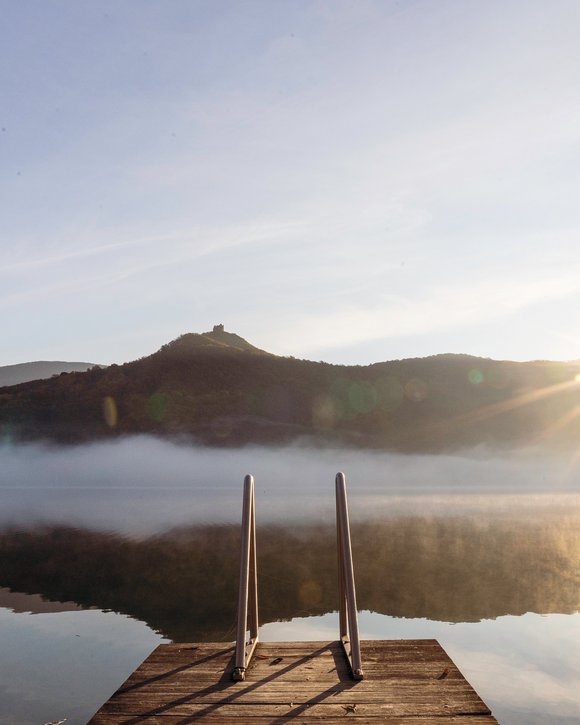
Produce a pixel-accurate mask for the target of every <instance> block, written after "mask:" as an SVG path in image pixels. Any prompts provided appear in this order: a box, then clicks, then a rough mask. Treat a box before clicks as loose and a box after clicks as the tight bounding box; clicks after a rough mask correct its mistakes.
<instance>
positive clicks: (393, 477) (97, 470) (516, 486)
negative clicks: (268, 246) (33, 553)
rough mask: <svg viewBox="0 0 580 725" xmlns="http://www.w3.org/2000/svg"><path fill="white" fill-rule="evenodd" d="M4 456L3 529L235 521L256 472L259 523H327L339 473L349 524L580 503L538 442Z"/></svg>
mask: <svg viewBox="0 0 580 725" xmlns="http://www.w3.org/2000/svg"><path fill="white" fill-rule="evenodd" d="M0 460H1V466H0V499H1V507H0V526H6V525H8V526H17V527H18V526H29V525H35V524H40V523H45V524H46V523H63V524H67V525H72V526H83V527H87V528H95V529H99V530H106V531H117V532H123V533H126V534H134V535H146V534H150V533H154V532H159V531H163V530H166V529H169V528H172V527H175V526H182V525H187V524H193V523H201V522H213V523H216V522H223V523H228V522H234V523H235V522H238V521H239V518H240V511H241V491H242V481H243V477H244V475H245V474H246V473H252V474H253V475H254V477H255V479H256V508H257V516H258V519H259V521H261V522H264V523H266V522H270V521H273V522H284V521H286V522H290V521H292V520H295V519H297V518H298V519H300V520H305V521H318V522H329V523H332V522H333V521H334V518H333V517H334V476H335V474H336V472H337V471H338V470H342V471H344V472H345V473H346V475H347V484H348V490H349V497H350V498H349V505H350V509H351V517H352V518H353V520H356V519H358V518H361V519H367V518H369V517H374V516H380V517H389V516H395V515H413V514H417V513H421V514H426V513H428V514H430V515H450V514H459V513H466V512H469V511H472V512H473V511H476V510H477V511H481V510H482V508H484V509H486V510H490V511H495V512H501V511H504V512H505V511H506V510H510V509H512V508H513V507H514V505H517V508H518V510H521V511H524V510H526V509H530V508H536V507H538V506H543V507H544V506H555V507H560V506H568V505H570V503H572V504H573V505H574V503H577V501H578V498H577V497H578V494H579V493H580V467H578V466H576V465H574V461H573V460H572V459H565V458H559V457H556V456H550V455H547V454H546V453H541V452H538V451H533V450H530V451H527V452H523V453H522V452H519V453H513V454H506V453H505V452H502V453H498V452H494V451H489V450H484V449H477V450H472V451H466V452H464V453H463V454H462V455H406V454H397V453H384V452H369V451H356V450H335V449H313V448H305V447H300V446H289V447H283V448H263V447H247V448H242V449H208V448H201V447H191V446H186V445H179V444H175V443H171V442H167V441H162V440H159V439H156V438H151V437H135V438H125V439H121V440H118V441H115V442H101V443H93V444H90V445H82V446H73V447H54V446H43V445H37V444H30V445H15V446H4V447H3V448H2V449H0ZM306 500H307V505H305V501H306Z"/></svg>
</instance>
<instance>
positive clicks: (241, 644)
mask: <svg viewBox="0 0 580 725" xmlns="http://www.w3.org/2000/svg"><path fill="white" fill-rule="evenodd" d="M248 620H249V621H248ZM248 625H249V627H248ZM248 628H249V631H250V638H249V640H246V632H247V631H248ZM257 643H258V577H257V568H256V514H255V504H254V478H253V476H250V475H247V476H246V477H245V478H244V503H243V507H242V540H241V544H240V588H239V592H238V625H237V632H236V659H235V665H234V671H233V673H232V679H234V680H237V681H241V680H244V679H245V678H246V669H247V667H248V665H249V664H250V659H251V658H252V655H253V654H254V650H255V648H256V644H257Z"/></svg>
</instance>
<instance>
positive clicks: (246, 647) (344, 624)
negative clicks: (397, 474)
mask: <svg viewBox="0 0 580 725" xmlns="http://www.w3.org/2000/svg"><path fill="white" fill-rule="evenodd" d="M335 487H336V540H337V549H338V592H339V636H340V641H341V644H342V647H343V649H344V653H345V655H346V658H347V661H348V663H349V666H350V670H351V673H352V676H353V678H354V679H355V680H362V679H363V670H362V662H361V656H360V639H359V634H358V615H357V608H356V590H355V586H354V568H353V563H352V546H351V540H350V524H349V519H348V504H347V500H346V480H345V476H344V473H337V474H336V480H335ZM248 634H249V637H248ZM258 639H259V635H258V577H257V568H256V514H255V505H254V478H253V476H250V475H247V476H246V477H245V478H244V499H243V506H242V539H241V544H240V588H239V593H238V624H237V631H236V655H235V665H234V671H233V673H232V679H234V680H237V681H241V680H244V679H245V677H246V669H247V668H248V666H249V664H250V660H251V658H252V655H253V654H254V650H255V649H256V645H257V643H258Z"/></svg>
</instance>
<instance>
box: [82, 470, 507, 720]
mask: <svg viewBox="0 0 580 725" xmlns="http://www.w3.org/2000/svg"><path fill="white" fill-rule="evenodd" d="M336 502H337V509H336V510H337V544H338V560H339V603H340V606H339V635H340V639H339V640H337V641H333V642H260V641H259V635H258V600H257V576H256V531H255V515H254V481H253V478H252V477H251V476H246V478H245V481H244V505H243V512H242V540H241V547H240V549H241V554H240V589H239V600H238V631H237V639H236V644H235V645H231V646H230V645H227V644H224V643H191V644H162V645H160V646H159V647H157V649H155V650H154V652H153V653H152V654H151V655H150V656H149V657H148V658H147V659H146V660H145V661H144V662H143V663H142V664H141V665H140V667H138V668H137V670H135V672H134V673H133V674H132V675H131V676H130V677H129V679H128V680H127V681H126V682H125V683H124V684H123V685H122V686H121V687H120V688H119V689H118V690H117V692H116V693H115V694H114V695H113V696H112V697H111V698H110V699H109V700H108V702H106V703H105V704H104V705H103V706H102V707H101V709H100V710H99V711H98V712H97V713H96V714H95V715H94V717H93V718H92V719H91V720H90V724H89V725H113V724H115V725H117V724H118V725H121V723H122V724H124V725H137V724H139V725H140V724H141V723H143V724H146V725H186V723H190V722H195V721H197V720H207V721H208V722H212V723H216V724H218V723H223V724H224V725H225V724H226V723H234V724H235V723H246V724H247V725H250V724H255V725H266V723H280V724H282V723H286V722H288V723H290V722H293V723H315V722H320V721H323V722H324V723H327V722H328V723H338V722H344V718H353V719H354V720H356V722H357V723H358V724H359V725H363V724H364V725H366V724H367V723H368V724H369V725H370V723H379V722H381V723H391V724H392V725H429V724H432V725H452V724H455V725H492V723H495V724H496V725H497V720H496V719H495V718H494V717H492V715H491V712H490V710H489V708H488V707H487V705H486V704H485V703H484V702H483V701H482V700H481V698H480V697H479V696H478V694H477V693H476V692H475V690H474V689H473V688H472V687H471V685H470V684H469V683H468V682H467V680H466V679H465V678H464V677H463V675H462V674H461V672H460V671H459V669H458V668H457V667H456V666H455V664H454V663H453V662H452V660H451V659H450V658H449V656H448V655H447V653H446V652H445V650H444V649H443V648H442V647H441V645H440V644H439V643H438V642H437V641H436V640H433V639H427V640H377V641H374V640H363V641H360V639H359V634H358V621H357V609H356V594H355V587H354V571H353V565H352V551H351V542H350V527H349V520H348V508H347V502H346V486H345V480H344V475H343V474H341V473H339V474H338V475H337V477H336Z"/></svg>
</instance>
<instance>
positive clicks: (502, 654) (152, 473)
mask: <svg viewBox="0 0 580 725" xmlns="http://www.w3.org/2000/svg"><path fill="white" fill-rule="evenodd" d="M0 458H1V466H0V547H1V559H0V561H1V564H0V637H1V639H0V641H1V642H2V644H3V656H2V658H1V659H0V713H1V714H0V723H3V724H4V723H6V724H8V723H10V725H29V724H30V725H39V724H40V725H42V724H43V723H47V722H50V721H59V720H62V719H64V718H67V720H66V722H67V725H71V724H77V723H78V724H80V725H82V723H85V722H86V721H87V720H88V718H89V717H90V716H91V715H92V714H93V713H94V712H95V710H97V709H98V707H99V706H100V705H101V704H102V703H103V702H104V701H105V700H106V699H107V698H108V697H109V696H110V695H111V693H112V692H113V691H114V690H115V689H116V688H117V687H118V685H119V684H121V682H122V681H123V680H124V679H125V678H126V677H127V676H128V674H129V673H130V672H131V671H132V670H133V669H134V668H135V666H136V665H137V664H138V663H139V662H140V661H142V660H143V659H144V657H146V656H147V655H148V654H149V652H150V651H151V650H152V649H153V648H154V647H155V646H156V645H157V644H158V643H159V642H161V641H168V640H175V641H188V640H189V641H192V640H196V641H202V640H205V641H215V640H220V641H231V640H232V639H233V636H234V630H235V616H236V613H235V603H236V597H237V583H238V582H237V568H238V541H239V520H240V515H241V491H242V480H243V476H244V474H245V473H253V474H254V476H255V479H256V516H257V527H258V531H257V537H258V571H259V594H260V616H261V621H262V622H263V625H262V627H261V631H260V636H261V637H262V639H264V640H280V639H286V640H299V639H335V638H336V637H337V632H338V622H337V614H336V606H337V591H336V552H335V531H334V475H335V473H336V472H337V471H338V470H343V471H345V472H346V474H347V484H348V490H349V506H350V512H351V524H352V536H353V553H354V559H355V576H356V583H357V594H358V604H359V609H360V615H359V616H360V628H361V634H362V636H363V637H365V638H374V639H382V638H386V639H390V638H423V637H426V638H433V637H434V638H437V639H438V640H439V641H440V642H441V644H442V645H443V646H444V647H445V649H446V650H447V651H448V652H449V654H450V655H451V657H452V658H453V659H454V660H455V661H456V663H457V664H458V666H459V667H460V668H461V670H462V671H463V672H464V674H465V675H466V676H467V678H468V679H469V680H470V682H471V683H472V684H473V686H474V687H475V689H476V690H477V691H478V692H479V694H480V695H481V696H482V697H483V699H484V700H485V701H486V702H487V703H488V705H490V706H491V708H492V710H493V712H494V714H495V715H496V717H497V718H498V720H499V721H500V722H501V723H502V724H503V725H523V724H525V725H535V724H536V723H537V724H540V723H542V725H544V724H546V723H554V724H555V725H563V724H564V723H565V724H566V725H570V724H572V723H575V724H576V725H578V723H580V702H579V696H578V693H579V692H580V654H579V653H580V614H579V609H580V599H579V591H580V586H579V585H580V463H577V462H576V461H575V460H573V459H571V458H569V457H568V458H564V457H561V458H558V457H555V456H548V455H543V454H540V453H539V452H534V451H528V452H520V453H518V454H515V453H512V454H507V453H501V454H500V453H497V452H491V451H486V450H477V451H470V452H468V453H464V454H462V455H454V456H441V455H440V456H404V455H396V454H385V453H380V454H379V453H369V452H357V451H344V450H340V451H338V450H313V449H309V448H301V447H292V448H284V449H272V448H268V449H261V448H245V449H241V450H215V449H211V450H210V449H200V448H192V447H188V446H179V445H175V444H171V443H167V442H161V441H158V440H155V439H151V438H132V439H126V440H123V441H119V442H115V443H100V444H94V445H90V446H82V447H75V448H46V447H42V446H32V445H31V446H28V445H26V446H11V445H5V446H4V447H3V448H1V449H0Z"/></svg>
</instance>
